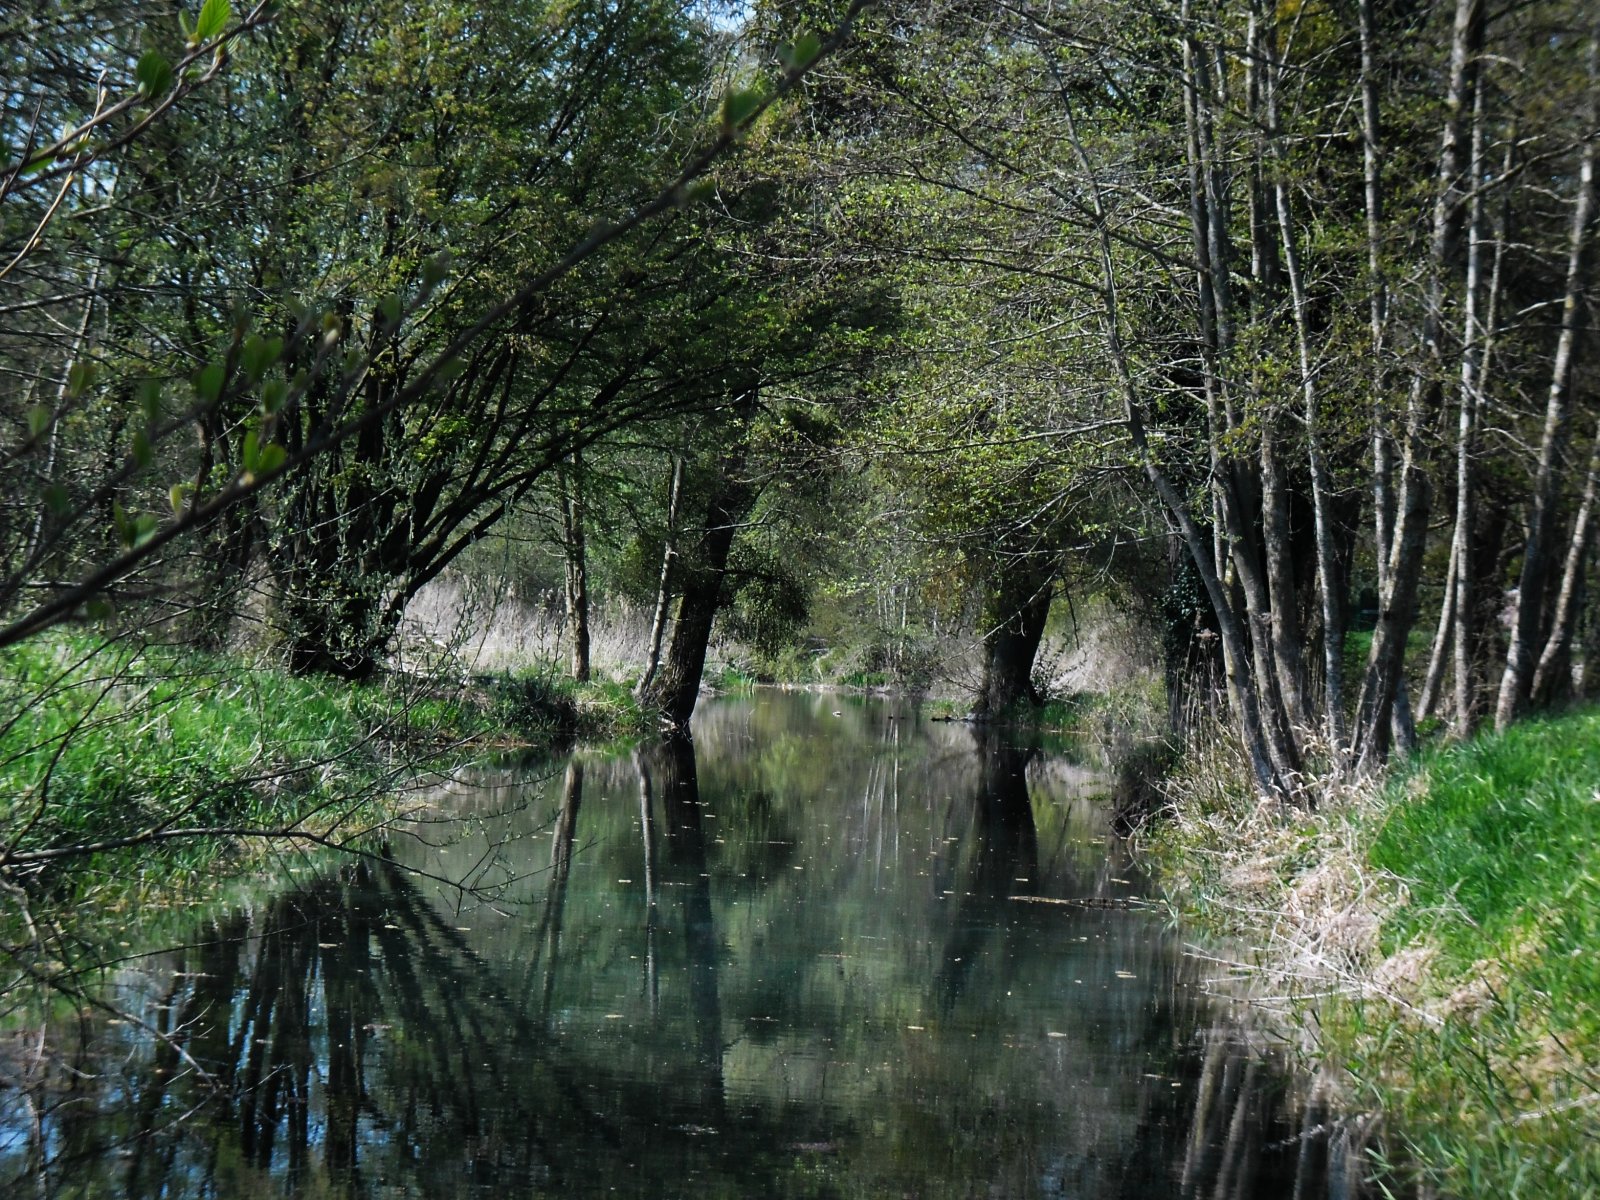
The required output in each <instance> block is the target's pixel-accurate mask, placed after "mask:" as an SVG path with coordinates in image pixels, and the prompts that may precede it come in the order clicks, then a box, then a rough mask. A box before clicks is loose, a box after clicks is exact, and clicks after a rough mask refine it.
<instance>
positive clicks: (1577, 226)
mask: <svg viewBox="0 0 1600 1200" xmlns="http://www.w3.org/2000/svg"><path fill="white" fill-rule="evenodd" d="M1597 42H1600V36H1596V37H1592V38H1591V39H1590V43H1589V88H1590V104H1589V122H1588V124H1589V126H1590V128H1593V126H1594V124H1595V119H1596V116H1597V115H1600V104H1597V101H1596V100H1595V95H1596V93H1597V92H1600V87H1597V86H1596V78H1595V76H1596V63H1595V58H1596V54H1597V49H1596V44H1597ZM1594 168H1595V143H1594V141H1593V140H1590V141H1588V142H1586V143H1585V144H1584V148H1583V157H1582V160H1581V162H1580V165H1579V168H1578V194H1577V197H1576V199H1575V201H1574V203H1573V206H1572V232H1571V240H1570V243H1569V246H1568V251H1567V277H1566V287H1565V290H1564V293H1563V296H1562V303H1561V333H1560V335H1559V336H1558V337H1557V339H1556V352H1555V358H1554V360H1553V362H1552V364H1551V368H1550V392H1549V397H1548V399H1547V401H1546V403H1545V415H1544V430H1543V433H1542V435H1541V437H1540V440H1539V466H1538V469H1537V471H1536V472H1535V474H1534V483H1533V495H1532V497H1531V500H1530V506H1529V512H1528V531H1527V539H1526V541H1525V542H1524V544H1523V549H1522V571H1521V573H1520V574H1519V576H1518V579H1517V601H1516V608H1515V611H1514V613H1513V616H1512V620H1511V646H1510V648H1509V649H1508V650H1507V651H1506V669H1505V673H1504V674H1503V675H1502V676H1501V677H1500V696H1499V700H1498V701H1497V702H1496V704H1495V710H1494V724H1495V728H1496V729H1502V730H1503V729H1504V728H1505V727H1506V726H1507V725H1509V724H1510V723H1511V722H1512V721H1513V720H1515V719H1516V717H1517V716H1518V714H1520V713H1521V711H1522V710H1523V708H1524V707H1526V705H1527V703H1528V698H1529V693H1530V691H1531V688H1532V683H1533V674H1534V669H1535V665H1536V663H1535V658H1534V654H1535V649H1536V647H1537V646H1538V645H1539V644H1540V642H1541V641H1542V640H1543V639H1542V633H1543V631H1542V629H1541V624H1540V623H1541V620H1542V618H1543V615H1544V611H1545V587H1546V584H1547V582H1548V577H1549V574H1550V567H1551V563H1550V557H1551V554H1550V552H1551V547H1550V545H1549V542H1550V526H1551V523H1552V520H1553V516H1554V509H1555V505H1556V500H1557V497H1558V494H1559V491H1560V487H1561V459H1562V458H1563V457H1564V456H1565V453H1566V445H1567V418H1568V414H1569V410H1570V407H1571V396H1572V368H1573V362H1574V360H1575V359H1576V357H1577V353H1578V343H1579V331H1580V321H1579V312H1578V310H1579V307H1580V306H1581V305H1582V303H1583V292H1584V289H1585V288H1586V287H1587V285H1588V283H1589V280H1588V277H1587V270H1588V264H1587V258H1588V254H1587V251H1588V245H1589V223H1590V220H1591V219H1592V218H1593V216H1594V206H1595V187H1594Z"/></svg>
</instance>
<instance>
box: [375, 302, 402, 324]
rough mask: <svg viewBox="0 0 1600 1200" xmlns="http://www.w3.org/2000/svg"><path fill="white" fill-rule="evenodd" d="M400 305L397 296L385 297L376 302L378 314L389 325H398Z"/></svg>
mask: <svg viewBox="0 0 1600 1200" xmlns="http://www.w3.org/2000/svg"><path fill="white" fill-rule="evenodd" d="M401 308H402V304H401V301H400V297H399V296H385V297H384V298H383V299H382V300H380V301H379V302H378V312H380V313H381V314H382V315H383V319H384V320H385V321H387V322H388V323H389V324H390V325H398V324H400V311H401Z"/></svg>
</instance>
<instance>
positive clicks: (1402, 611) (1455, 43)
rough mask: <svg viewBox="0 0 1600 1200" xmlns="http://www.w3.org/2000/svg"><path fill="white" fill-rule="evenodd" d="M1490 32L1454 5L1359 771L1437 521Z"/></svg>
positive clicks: (1467, 1) (1392, 679) (1378, 732)
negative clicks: (1433, 474) (1468, 126)
mask: <svg viewBox="0 0 1600 1200" xmlns="http://www.w3.org/2000/svg"><path fill="white" fill-rule="evenodd" d="M1483 27H1484V19H1483V0H1456V9H1455V20H1454V26H1453V29H1452V32H1451V42H1450V81H1449V86H1448V89H1447V95H1446V115H1445V127H1444V132H1443V136H1442V138H1441V146H1440V152H1439V175H1438V184H1437V187H1438V194H1437V197H1436V199H1435V202H1434V210H1433V219H1432V229H1431V234H1430V238H1429V250H1428V266H1427V270H1428V284H1427V288H1428V294H1427V300H1426V303H1425V306H1424V311H1423V318H1422V329H1421V338H1420V343H1421V348H1422V351H1423V355H1424V360H1425V361H1424V363H1423V364H1422V365H1421V367H1420V369H1419V371H1418V376H1417V379H1416V382H1415V383H1414V384H1413V385H1412V388H1411V394H1410V397H1409V399H1408V401H1407V405H1406V427H1405V442H1404V448H1403V454H1402V463H1401V470H1400V496H1399V502H1398V504H1397V505H1396V512H1395V521H1394V529H1393V533H1392V535H1391V539H1390V544H1389V545H1388V547H1383V546H1379V548H1378V549H1379V553H1380V555H1381V554H1385V553H1386V554H1387V555H1388V567H1387V578H1386V579H1385V581H1384V584H1385V586H1384V587H1383V588H1382V589H1381V590H1380V593H1379V601H1378V605H1379V610H1378V624H1377V628H1376V629H1375V630H1374V631H1373V636H1372V650H1371V652H1370V654H1369V655H1368V658H1367V671H1366V677H1365V679H1364V680H1363V682H1362V688H1361V703H1360V706H1359V709H1358V714H1357V722H1356V746H1357V749H1356V753H1357V764H1358V766H1359V767H1361V768H1370V767H1373V766H1376V765H1377V764H1378V763H1380V762H1382V761H1383V760H1384V759H1385V758H1386V757H1387V756H1388V753H1389V747H1390V744H1391V742H1390V739H1391V736H1392V726H1393V722H1394V717H1395V712H1396V701H1397V699H1398V697H1399V695H1400V690H1401V687H1402V685H1403V683H1404V671H1405V652H1406V639H1407V637H1408V636H1409V634H1410V632H1411V626H1412V624H1413V623H1414V621H1415V620H1416V604H1417V591H1418V586H1419V584H1420V582H1421V577H1422V558H1423V552H1424V551H1425V549H1426V548H1427V533H1428V529H1427V526H1428V518H1429V515H1430V513H1431V511H1432V487H1431V484H1430V482H1429V479H1428V471H1427V466H1428V458H1429V450H1428V444H1427V438H1428V433H1429V430H1430V429H1431V428H1432V425H1433V423H1434V418H1435V414H1436V413H1437V412H1438V409H1439V405H1440V403H1441V401H1442V399H1443V393H1444V387H1443V374H1442V371H1443V366H1444V364H1443V354H1444V348H1443V339H1444V294H1445V274H1446V271H1447V270H1448V268H1449V264H1450V262H1451V261H1452V260H1453V259H1454V257H1455V248H1456V245H1457V243H1458V242H1459V240H1460V236H1461V227H1462V224H1463V221H1464V214H1463V199H1464V196H1465V193H1466V188H1465V186H1464V185H1465V183H1466V180H1465V179H1464V175H1465V168H1466V165H1467V163H1466V156H1465V154H1464V153H1463V145H1462V139H1463V132H1464V128H1465V122H1466V113H1467V111H1468V106H1469V104H1470V103H1471V101H1472V97H1473V94H1474V92H1475V90H1476V87H1477V77H1478V53H1479V50H1480V49H1481V47H1482V44H1483Z"/></svg>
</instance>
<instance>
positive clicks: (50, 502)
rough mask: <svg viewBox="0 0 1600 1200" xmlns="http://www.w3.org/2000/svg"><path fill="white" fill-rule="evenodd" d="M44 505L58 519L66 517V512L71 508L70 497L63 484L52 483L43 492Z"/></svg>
mask: <svg viewBox="0 0 1600 1200" xmlns="http://www.w3.org/2000/svg"><path fill="white" fill-rule="evenodd" d="M44 503H45V507H46V508H48V509H49V510H50V511H51V512H52V513H53V514H55V515H56V516H58V517H64V516H66V515H67V510H68V509H69V508H71V507H72V496H71V494H70V493H69V492H68V491H67V487H66V485H65V484H63V483H52V484H51V485H50V486H49V487H47V488H45V490H44Z"/></svg>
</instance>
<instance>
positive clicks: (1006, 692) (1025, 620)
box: [973, 557, 1055, 720]
mask: <svg viewBox="0 0 1600 1200" xmlns="http://www.w3.org/2000/svg"><path fill="white" fill-rule="evenodd" d="M994 571H995V574H996V575H997V576H998V578H995V579H993V580H992V581H991V582H990V584H989V586H988V595H987V597H986V600H985V603H984V606H983V616H982V620H983V626H984V628H983V686H982V689H981V690H980V691H979V693H978V698H977V702H976V704H974V706H973V715H974V716H975V717H978V718H980V719H983V720H1001V719H1003V718H1004V717H1005V716H1006V715H1007V714H1008V713H1010V712H1011V711H1012V710H1014V709H1016V708H1017V707H1018V706H1019V705H1021V704H1024V703H1026V704H1030V705H1037V704H1038V703H1039V702H1040V697H1039V693H1038V690H1037V689H1036V688H1035V687H1034V686H1033V660H1034V658H1035V657H1036V656H1037V655H1038V653H1039V642H1040V641H1041V639H1043V637H1044V627H1045V622H1046V621H1047V620H1048V619H1049V616H1050V598H1051V595H1052V593H1053V592H1054V591H1055V572H1054V570H1048V571H1046V570H1040V569H1039V568H1038V567H1037V566H1036V565H1035V564H1033V563H1032V562H1030V561H1028V560H1026V559H1023V558H1021V557H1017V558H1010V559H1002V560H1001V561H999V562H997V563H995V565H994Z"/></svg>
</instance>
